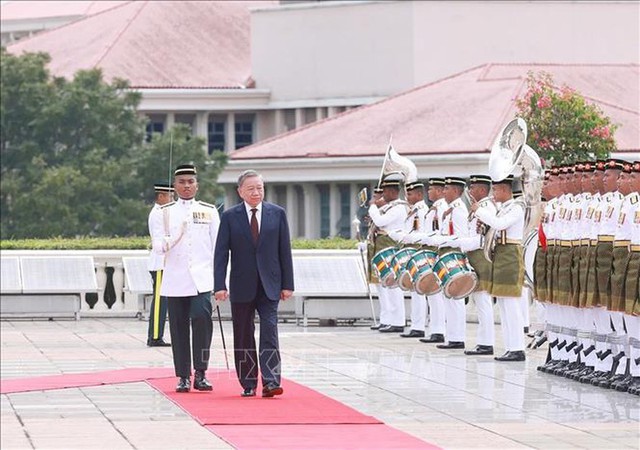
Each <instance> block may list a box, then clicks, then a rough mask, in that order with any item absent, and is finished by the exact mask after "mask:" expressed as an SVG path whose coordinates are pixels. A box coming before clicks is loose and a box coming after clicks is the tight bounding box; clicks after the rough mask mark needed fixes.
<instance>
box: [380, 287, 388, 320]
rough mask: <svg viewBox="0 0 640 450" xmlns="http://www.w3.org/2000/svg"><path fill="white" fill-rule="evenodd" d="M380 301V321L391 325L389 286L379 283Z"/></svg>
mask: <svg viewBox="0 0 640 450" xmlns="http://www.w3.org/2000/svg"><path fill="white" fill-rule="evenodd" d="M377 288H378V301H379V302H380V323H381V324H383V325H389V295H388V291H387V288H385V287H383V286H381V285H380V284H378V285H377Z"/></svg>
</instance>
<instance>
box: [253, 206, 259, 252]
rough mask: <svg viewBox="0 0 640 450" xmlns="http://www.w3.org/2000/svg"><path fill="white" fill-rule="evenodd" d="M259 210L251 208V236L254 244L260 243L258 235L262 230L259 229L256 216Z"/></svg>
mask: <svg viewBox="0 0 640 450" xmlns="http://www.w3.org/2000/svg"><path fill="white" fill-rule="evenodd" d="M257 212H258V209H257V208H251V236H252V237H253V243H254V244H257V243H258V235H259V234H260V231H258V218H257V217H256V213H257Z"/></svg>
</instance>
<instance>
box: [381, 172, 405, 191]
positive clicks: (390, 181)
mask: <svg viewBox="0 0 640 450" xmlns="http://www.w3.org/2000/svg"><path fill="white" fill-rule="evenodd" d="M402 181H404V176H403V175H402V173H401V172H391V173H390V174H388V175H386V176H385V177H384V178H383V179H382V183H380V187H382V188H386V187H400V183H401V182H402Z"/></svg>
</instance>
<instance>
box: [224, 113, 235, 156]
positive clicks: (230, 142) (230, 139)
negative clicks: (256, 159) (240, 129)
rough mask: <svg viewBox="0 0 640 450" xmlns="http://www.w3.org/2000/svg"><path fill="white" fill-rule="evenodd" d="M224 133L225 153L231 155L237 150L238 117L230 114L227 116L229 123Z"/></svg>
mask: <svg viewBox="0 0 640 450" xmlns="http://www.w3.org/2000/svg"><path fill="white" fill-rule="evenodd" d="M225 128H226V129H225V133H224V151H225V152H227V153H231V152H232V151H234V150H235V149H236V115H235V113H232V112H230V113H229V114H227V123H226V127H225Z"/></svg>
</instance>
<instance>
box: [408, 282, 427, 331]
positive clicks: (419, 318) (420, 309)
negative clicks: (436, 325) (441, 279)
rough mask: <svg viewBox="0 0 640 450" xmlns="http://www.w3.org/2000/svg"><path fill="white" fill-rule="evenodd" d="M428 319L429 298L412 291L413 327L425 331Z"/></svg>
mask: <svg viewBox="0 0 640 450" xmlns="http://www.w3.org/2000/svg"><path fill="white" fill-rule="evenodd" d="M426 321H427V299H426V298H425V297H424V295H421V294H418V293H417V292H415V291H412V292H411V329H412V330H418V331H424V329H425V326H426Z"/></svg>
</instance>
